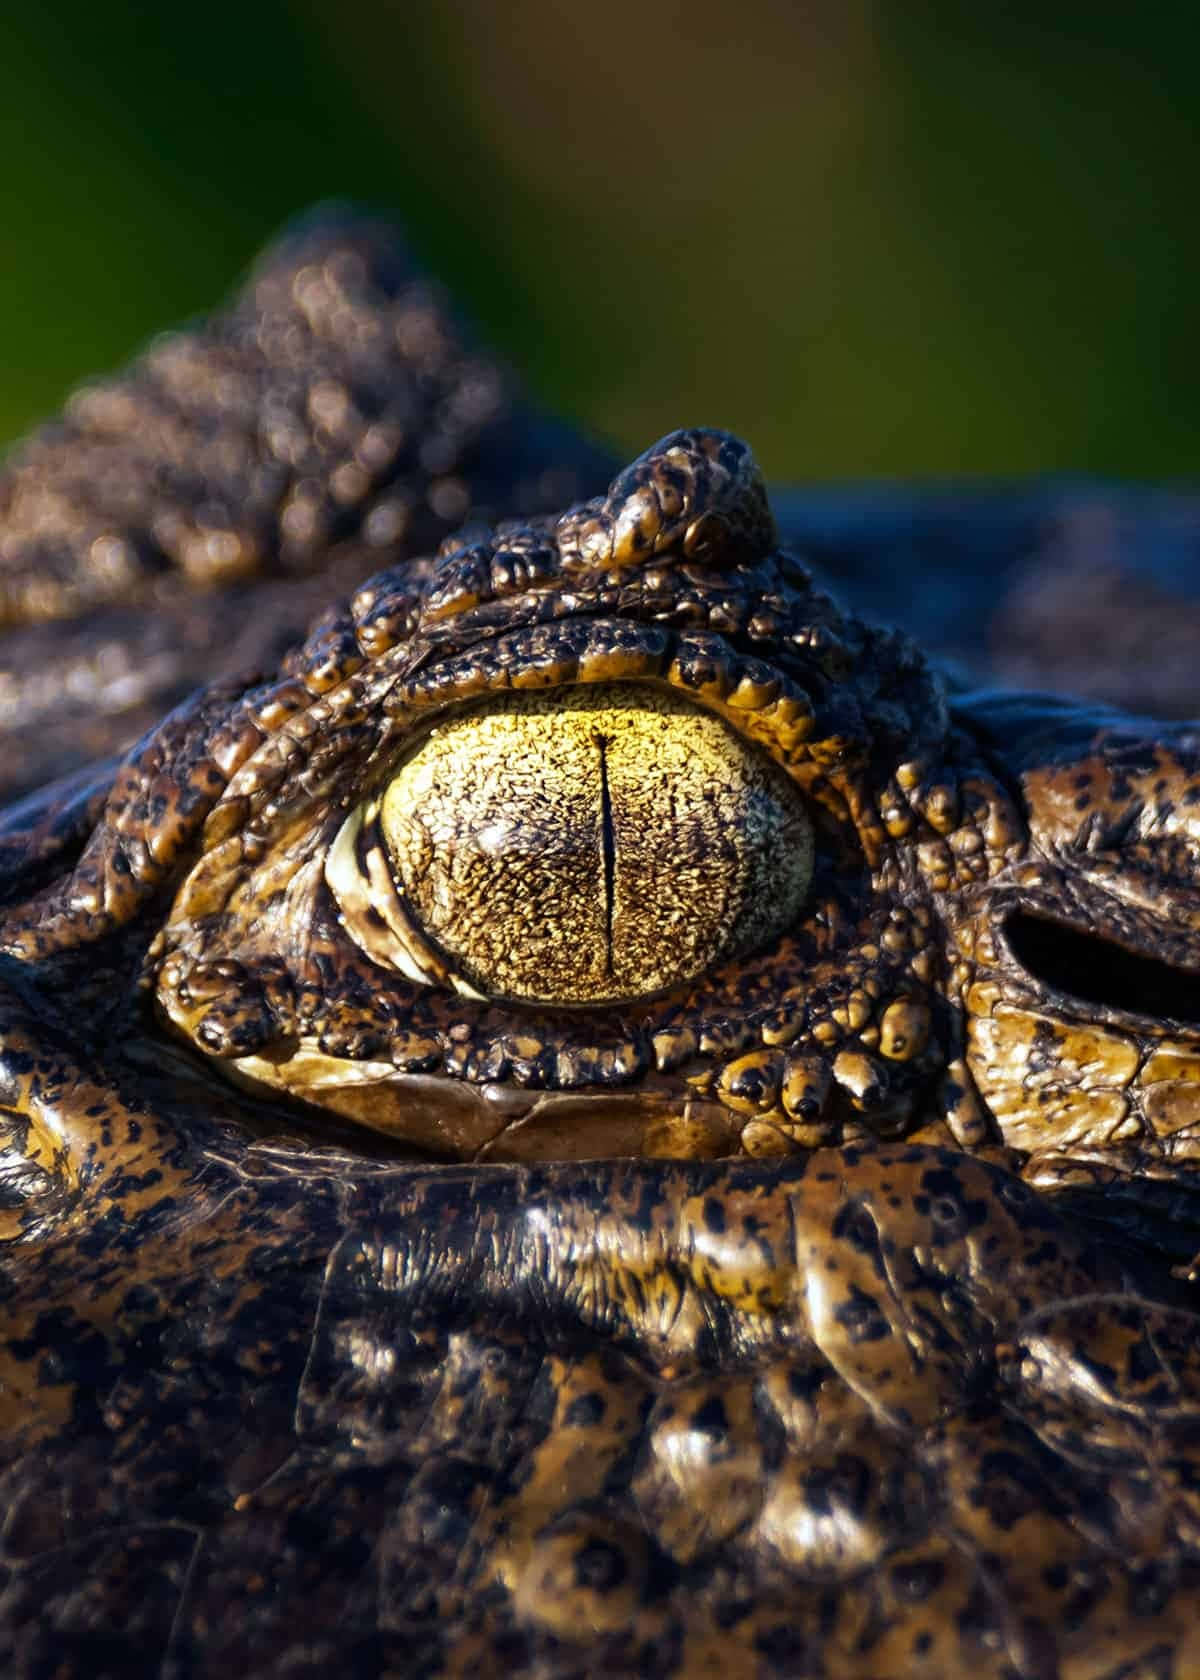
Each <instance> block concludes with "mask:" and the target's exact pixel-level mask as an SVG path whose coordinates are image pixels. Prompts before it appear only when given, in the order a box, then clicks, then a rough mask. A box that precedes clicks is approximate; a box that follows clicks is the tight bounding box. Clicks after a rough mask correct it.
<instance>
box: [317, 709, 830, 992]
mask: <svg viewBox="0 0 1200 1680" xmlns="http://www.w3.org/2000/svg"><path fill="white" fill-rule="evenodd" d="M352 820H353V822H354V823H355V824H356V825H357V829H356V832H359V833H361V835H362V836H363V837H364V838H365V839H366V842H367V843H366V846H365V847H364V846H363V845H362V844H361V843H360V844H359V845H358V846H357V848H356V850H357V852H358V854H359V857H360V859H361V857H362V854H363V853H364V851H365V852H366V853H367V854H370V851H371V842H370V838H369V836H370V834H371V832H372V831H374V832H375V833H376V834H377V837H378V841H381V843H382V844H381V848H380V847H379V845H378V843H377V845H376V851H375V855H374V858H373V860H372V861H373V863H374V869H373V871H368V873H369V874H371V875H372V877H373V881H374V885H375V887H376V889H378V888H379V887H380V886H381V885H382V883H381V875H382V870H381V867H380V863H381V860H380V857H379V850H380V849H382V851H383V853H384V854H385V857H386V864H387V867H388V871H389V872H390V874H391V877H392V881H393V882H394V886H395V889H396V891H397V893H398V894H399V897H400V900H401V903H402V907H403V910H404V911H406V912H407V915H408V917H410V918H411V919H412V921H413V922H415V924H416V925H415V926H414V927H413V928H412V930H411V934H412V936H411V937H408V938H404V937H401V938H400V939H399V941H398V944H397V949H396V951H395V953H394V956H393V959H392V960H393V966H396V967H399V968H401V969H402V970H403V971H404V972H406V973H407V974H409V975H410V977H413V978H418V977H419V978H424V979H429V980H440V981H449V983H451V984H453V985H455V986H456V987H457V989H458V990H460V991H463V992H466V993H467V994H468V995H477V996H482V997H490V998H506V999H512V1000H514V1001H527V1002H535V1003H543V1004H545V1003H552V1004H557V1005H566V1006H570V1005H599V1004H606V1003H613V1002H616V1001H619V1000H629V999H632V998H636V997H642V996H649V995H652V994H654V993H657V992H661V991H663V990H666V989H668V988H670V987H672V986H676V985H679V984H682V983H684V982H686V981H689V980H692V979H695V978H696V977H697V976H698V975H700V974H702V973H704V972H705V971H706V970H707V969H709V968H711V967H712V966H713V965H714V964H716V963H718V962H721V961H724V960H728V959H730V958H733V957H735V956H738V955H741V954H743V953H744V952H746V951H748V950H751V949H753V948H754V947H756V946H758V945H761V944H762V943H763V942H764V941H765V940H766V939H768V938H769V937H770V936H771V935H773V934H775V933H777V932H779V931H780V930H781V929H782V928H783V927H785V926H786V925H787V924H788V923H789V922H790V921H792V920H793V919H794V917H795V916H796V915H797V913H798V912H799V910H800V909H801V907H802V906H803V903H804V900H805V897H806V895H807V893H808V889H809V885H810V882H811V878H812V868H813V831H812V823H811V820H810V818H809V816H808V813H807V811H806V809H805V806H804V802H803V799H802V797H801V795H800V794H799V792H798V790H797V789H796V788H795V786H794V785H793V784H792V782H791V781H790V780H789V778H788V777H787V775H786V774H785V773H784V772H783V771H782V770H781V769H780V768H779V767H778V766H777V765H775V764H774V763H772V762H771V761H770V760H769V759H768V758H767V757H766V756H765V755H764V754H761V753H759V752H758V751H757V750H756V749H754V748H753V747H751V746H749V745H748V744H747V743H746V742H745V741H743V740H742V739H740V738H739V737H738V736H737V735H736V734H735V733H734V731H733V730H732V729H731V728H730V727H729V726H728V725H727V724H725V723H724V722H722V720H721V719H720V718H718V717H715V716H714V715H712V714H711V713H708V712H704V711H701V710H700V709H699V708H697V707H695V706H692V705H690V704H688V702H687V701H685V700H681V699H678V698H676V697H675V696H673V695H670V694H666V693H660V692H658V691H656V690H653V689H650V688H648V687H645V686H639V685H636V684H605V685H599V686H594V687H593V686H589V687H579V688H573V689H560V690H553V691H545V692H542V693H539V694H536V695H533V694H520V695H512V696H506V697H505V698H503V699H501V700H499V701H492V702H490V703H488V704H487V705H486V706H484V707H481V708H479V709H476V710H472V711H468V712H462V713H458V714H456V715H454V716H451V717H448V718H446V719H444V720H443V721H441V722H440V723H438V724H436V725H435V726H434V728H433V729H432V730H431V731H430V732H429V733H428V734H427V735H426V736H425V737H424V739H423V740H422V742H421V744H420V746H419V747H418V748H417V749H416V750H415V751H414V752H413V753H412V754H411V756H410V757H409V758H407V759H406V760H405V761H404V762H403V763H402V764H401V765H400V766H399V768H398V769H397V770H396V771H395V772H394V774H393V775H392V777H391V780H390V781H389V782H388V784H387V786H386V787H385V788H384V789H383V790H382V792H381V793H380V794H377V795H376V796H375V798H374V799H373V800H372V801H370V802H369V804H368V806H367V807H366V808H365V810H364V809H360V812H359V813H356V816H355V818H354V819H352ZM346 850H347V849H346V847H344V846H343V847H341V848H339V847H337V846H335V848H334V854H335V857H336V859H337V863H336V865H335V867H334V868H333V869H332V870H331V871H330V873H329V880H330V885H331V888H332V889H333V891H334V895H335V897H337V898H338V899H339V902H340V904H341V906H342V911H343V920H344V922H345V923H346V926H347V928H348V930H349V931H350V932H351V934H352V935H355V932H356V925H355V924H356V922H358V921H359V920H360V917H359V916H358V914H357V911H358V910H359V909H360V908H361V902H362V893H361V891H360V892H358V893H356V892H354V891H353V890H347V883H346V880H345V873H346V872H345V866H344V860H345V857H346ZM386 896H387V892H386V888H385V889H384V891H383V892H382V893H381V892H379V891H378V890H377V891H376V892H375V894H374V897H375V898H379V897H386ZM373 907H374V908H375V910H376V915H375V917H374V918H373V919H374V920H375V921H376V922H377V921H378V919H379V914H378V905H375V906H373ZM397 908H399V907H393V909H392V914H391V916H390V917H389V918H388V919H389V920H390V921H391V923H392V924H393V927H395V924H396V922H397V920H398V918H397V915H396V909H397ZM397 931H398V930H397ZM373 945H374V949H373V951H372V954H373V955H376V956H378V955H379V954H380V950H379V945H380V942H379V940H378V938H377V937H376V938H375V939H374V941H373ZM385 956H386V952H385ZM439 957H440V959H441V961H439Z"/></svg>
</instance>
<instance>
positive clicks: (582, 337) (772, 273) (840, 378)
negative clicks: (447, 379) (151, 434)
mask: <svg viewBox="0 0 1200 1680" xmlns="http://www.w3.org/2000/svg"><path fill="white" fill-rule="evenodd" d="M5 10H6V14H7V15H6V20H5V25H4V30H3V36H2V39H3V42H4V45H3V48H2V50H0V156H2V157H3V160H4V165H3V171H2V173H0V227H2V228H3V230H4V240H5V246H4V252H3V257H4V260H3V263H2V265H0V322H2V323H3V329H2V330H3V346H4V347H3V364H4V369H5V377H4V379H3V381H2V382H0V439H3V438H11V437H13V436H15V435H17V434H19V433H20V432H21V431H22V430H24V429H25V428H26V427H27V426H29V425H30V424H31V423H32V422H33V421H34V420H36V419H38V418H39V417H41V416H43V415H45V414H47V413H50V412H52V411H53V410H54V409H55V407H56V406H57V405H58V403H59V401H60V400H61V398H62V396H63V394H64V392H65V391H66V390H67V389H68V388H69V387H70V386H71V385H72V384H73V383H75V382H76V381H77V380H79V379H80V378H81V377H83V376H84V375H86V374H89V373H91V372H94V371H98V370H101V369H104V368H108V367H111V366H112V365H113V364H115V363H117V362H119V361H121V360H122V359H123V358H125V357H126V356H128V355H129V354H130V353H131V352H132V351H133V350H134V349H135V348H136V347H137V346H138V344H139V343H140V342H141V341H142V340H143V339H145V338H146V337H147V335H149V334H150V333H151V332H153V331H155V330H157V329H158V328H160V327H163V326H165V325H169V324H170V323H172V322H174V321H177V320H179V319H181V318H183V317H186V316H187V315H188V314H190V313H194V312H196V311H198V310H202V309H204V308H206V307H208V306H210V305H211V304H212V303H213V302H214V301H216V300H217V299H218V298H219V297H221V296H222V294H223V293H224V292H225V291H226V290H227V289H228V288H229V286H230V284H231V283H232V281H233V280H234V278H235V277H236V275H237V274H238V272H239V271H240V270H241V269H242V268H243V267H244V266H245V264H246V263H247V262H248V261H249V259H250V257H251V256H252V254H253V253H254V251H255V249H256V248H257V247H258V246H259V245H260V244H261V243H262V242H263V241H264V240H265V239H266V238H267V237H268V236H269V235H270V233H271V232H272V231H273V229H274V228H275V227H276V226H277V225H278V224H279V223H280V222H281V221H282V220H284V219H285V218H286V217H287V216H289V215H291V214H292V213H293V212H295V211H296V210H298V209H301V208H303V207H304V206H305V205H307V204H309V203H311V202H312V201H313V200H315V199H320V198H324V197H329V196H337V197H352V198H354V199H357V200H360V201H363V202H366V203H369V204H373V205H376V206H382V207H387V208H394V209H396V210H398V211H399V212H400V213H401V214H402V216H403V218H404V220H405V221H406V223H407V225H408V227H409V230H410V233H411V236H412V239H413V242H414V244H415V245H416V247H417V249H418V251H419V252H420V253H421V255H422V256H423V257H424V259H425V260H426V261H427V262H428V263H429V265H430V266H431V267H432V268H433V269H434V270H435V271H436V272H437V273H439V274H440V275H441V276H442V277H443V278H444V279H445V280H446V281H447V282H448V283H449V285H450V286H451V288H452V290H453V291H454V292H455V294H456V295H457V296H458V298H459V299H460V300H461V302H462V303H463V304H464V305H465V307H466V309H467V310H468V311H469V313H470V314H471V315H472V316H473V317H474V319H475V320H476V322H477V323H478V324H479V326H480V327H481V329H482V331H483V332H484V334H485V335H486V337H487V338H488V339H489V340H490V341H491V342H492V343H494V344H495V345H497V346H498V347H499V348H500V349H501V350H503V351H504V352H505V354H506V355H507V356H508V358H509V359H510V360H511V361H512V362H513V363H514V364H516V366H517V367H519V368H520V369H522V370H523V372H524V373H525V376H526V378H527V380H528V382H529V383H530V385H531V386H532V388H533V389H534V390H535V391H536V392H537V393H538V394H539V395H540V396H541V397H542V398H543V400H545V401H546V402H548V403H549V404H551V405H552V406H553V407H555V408H556V409H558V410H560V411H562V412H565V413H567V414H571V415H574V416H576V417H577V418H579V419H581V420H583V421H584V422H585V423H587V424H589V425H590V426H592V427H593V428H594V429H596V430H598V431H599V432H601V433H603V434H605V435H607V436H608V437H610V438H612V439H613V440H614V441H615V442H617V443H618V444H620V445H622V446H625V447H628V448H629V449H639V448H641V447H643V446H644V445H645V444H646V443H648V442H649V441H650V440H651V439H652V438H654V437H656V436H658V435H659V434H660V433H662V432H664V431H667V430H668V429H670V428H671V427H673V426H676V425H681V424H691V423H705V424H718V425H726V426H731V427H733V428H735V429H737V430H739V431H741V432H743V433H745V434H746V435H747V436H748V437H749V438H750V439H751V440H752V441H753V443H754V444H755V446H756V448H757V450H758V452H759V454H760V456H761V457H762V458H763V460H764V462H765V464H766V466H767V468H768V471H769V472H770V473H771V474H772V475H774V476H776V477H788V478H792V479H801V478H810V477H816V478H828V477H838V476H862V475H868V474H888V475H892V474H895V475H901V474H938V475H941V474H958V473H971V474H1002V473H1010V472H1023V471H1030V470H1035V471H1036V470H1070V471H1076V470H1078V471H1088V472H1097V473H1116V474H1121V475H1124V476H1131V477H1151V478H1162V477H1179V476H1185V477H1194V476H1195V475H1196V471H1197V464H1198V462H1200V454H1198V451H1197V442H1198V432H1200V403H1198V402H1197V398H1196V388H1197V374H1198V372H1200V365H1198V364H1200V334H1198V333H1197V330H1196V323H1195V315H1196V297H1195V294H1196V289H1197V278H1198V276H1200V218H1198V217H1197V215H1196V209H1195V194H1196V181H1197V162H1198V161H1200V159H1198V153H1200V131H1198V125H1197V122H1196V91H1195V64H1196V60H1197V48H1198V47H1200V12H1198V11H1197V10H1196V9H1195V8H1183V7H1179V8H1167V7H1150V8H1136V7H1133V6H1130V5H1128V4H1123V5H1119V6H1118V5H1112V6H1109V5H1103V4H1101V5H1096V4H1090V5H1083V4H1077V3H1075V0H1058V3H1057V4H1056V5H1054V6H1052V7H1047V6H1046V5H1045V3H1044V0H1039V3H1038V4H1033V3H1027V0H1017V3H1015V4H1013V3H1010V4H1008V5H1006V6H1003V7H999V8H995V7H983V6H977V5H963V4H959V5H946V4H941V5H938V4H935V3H933V0H904V3H899V0H895V3H888V0H814V3H812V4H806V3H803V0H737V3H736V4H730V3H723V4H722V3H718V0H688V3H687V4H677V3H660V4H657V5H655V4H652V3H651V4H647V3H646V0H641V3H637V0H608V3H607V4H605V5H603V6H576V7H573V6H570V5H565V6H564V5H562V4H561V3H558V4H555V3H552V0H514V3H512V4H510V5H507V6H506V5H502V4H499V3H498V0H457V3H456V4H454V5H449V4H438V3H437V0H426V3H424V4H421V3H419V0H418V3H416V4H413V3H409V4H407V5H401V4H398V3H397V4H381V3H379V0H339V3H338V4H336V5H323V6H322V5H318V4H315V3H309V0H239V3H236V4H235V3H233V0H208V3H207V4H206V5H205V6H203V7H199V8H193V7H169V6H161V5H155V6H151V5H144V6H132V5H125V4H121V3H119V0H113V3H106V4H104V5H101V6H95V5H83V4H73V3H71V4H58V5H50V6H46V7H34V6H32V5H27V6H26V7H24V8H23V9H22V10H20V11H18V10H17V9H16V8H15V7H8V8H5ZM1048 14H1051V15H1048Z"/></svg>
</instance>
